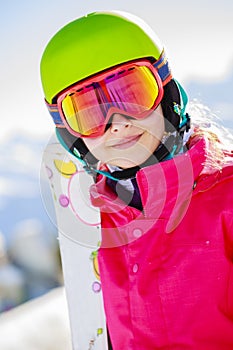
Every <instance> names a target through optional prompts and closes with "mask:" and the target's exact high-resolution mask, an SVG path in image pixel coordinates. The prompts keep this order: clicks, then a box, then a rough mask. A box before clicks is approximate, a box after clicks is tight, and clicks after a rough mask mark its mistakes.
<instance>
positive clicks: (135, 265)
mask: <svg viewBox="0 0 233 350" xmlns="http://www.w3.org/2000/svg"><path fill="white" fill-rule="evenodd" d="M137 272H138V264H134V266H133V273H137Z"/></svg>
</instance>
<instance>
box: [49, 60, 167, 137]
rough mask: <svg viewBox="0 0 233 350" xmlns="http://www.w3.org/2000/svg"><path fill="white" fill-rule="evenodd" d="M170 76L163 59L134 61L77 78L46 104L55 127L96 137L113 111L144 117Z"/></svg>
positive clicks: (157, 103) (158, 100)
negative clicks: (153, 62)
mask: <svg viewBox="0 0 233 350" xmlns="http://www.w3.org/2000/svg"><path fill="white" fill-rule="evenodd" d="M161 61H162V62H161ZM159 63H160V64H159ZM170 79H171V73H170V71H169V68H168V65H167V63H166V64H165V63H164V59H163V60H160V61H156V63H155V64H152V63H150V62H149V61H147V60H138V61H133V62H129V63H124V64H122V65H119V66H117V67H114V68H111V69H108V70H106V71H104V72H101V73H99V74H96V75H94V76H92V77H90V78H87V79H85V80H83V81H81V82H78V83H76V84H74V85H72V86H70V87H69V88H68V89H66V90H64V91H63V92H61V93H60V94H59V95H58V97H57V103H56V104H48V103H47V102H46V104H47V107H48V109H49V112H50V114H51V115H52V117H53V120H54V123H55V124H56V126H57V127H60V128H66V129H68V131H69V132H70V133H72V134H73V135H75V136H77V137H97V136H101V135H103V134H104V132H105V131H106V127H107V124H108V123H110V118H111V117H112V115H113V114H114V113H120V114H123V115H126V116H128V117H131V118H134V119H144V118H146V117H147V116H148V115H149V114H150V113H151V112H152V111H154V110H155V109H156V108H157V107H158V105H159V104H160V102H161V100H162V97H163V85H165V83H167V82H168V81H169V80H170Z"/></svg>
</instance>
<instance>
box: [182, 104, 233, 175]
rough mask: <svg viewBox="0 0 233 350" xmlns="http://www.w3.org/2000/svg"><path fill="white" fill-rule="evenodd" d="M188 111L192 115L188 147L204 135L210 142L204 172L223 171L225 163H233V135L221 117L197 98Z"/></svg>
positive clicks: (208, 142)
mask: <svg viewBox="0 0 233 350" xmlns="http://www.w3.org/2000/svg"><path fill="white" fill-rule="evenodd" d="M188 113H189V114H190V116H191V133H190V137H189V139H188V141H187V143H186V145H187V147H188V148H189V147H190V146H191V145H192V143H193V142H196V141H197V140H198V139H200V138H203V137H204V138H205V139H206V142H207V144H208V150H207V158H206V162H205V167H204V172H205V173H206V172H207V173H209V172H214V171H221V169H222V168H223V167H224V166H225V165H227V164H233V152H232V150H233V135H232V133H231V132H230V130H229V129H228V128H226V127H225V126H224V125H223V121H222V120H221V118H219V117H218V116H217V115H216V114H214V113H213V112H212V111H211V110H210V109H209V108H208V107H207V106H205V105H203V104H201V103H200V102H198V101H197V100H193V101H191V102H190V103H189V106H188Z"/></svg>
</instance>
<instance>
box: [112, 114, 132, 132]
mask: <svg viewBox="0 0 233 350" xmlns="http://www.w3.org/2000/svg"><path fill="white" fill-rule="evenodd" d="M131 125H132V124H131V122H130V120H129V119H127V118H126V117H124V116H123V115H121V114H118V113H116V114H114V115H113V117H112V122H111V126H110V131H111V133H113V134H116V133H121V132H124V131H125V130H126V129H128V128H130V127H131Z"/></svg>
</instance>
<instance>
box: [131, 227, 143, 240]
mask: <svg viewBox="0 0 233 350" xmlns="http://www.w3.org/2000/svg"><path fill="white" fill-rule="evenodd" d="M133 235H134V237H135V238H139V237H141V236H142V230H141V229H140V228H135V229H134V230H133Z"/></svg>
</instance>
